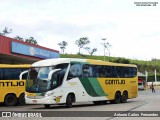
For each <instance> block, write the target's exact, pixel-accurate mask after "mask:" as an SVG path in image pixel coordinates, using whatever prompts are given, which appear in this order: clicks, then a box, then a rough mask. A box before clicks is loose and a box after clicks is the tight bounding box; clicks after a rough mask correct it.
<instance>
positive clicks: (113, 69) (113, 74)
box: [110, 66, 118, 78]
mask: <svg viewBox="0 0 160 120" xmlns="http://www.w3.org/2000/svg"><path fill="white" fill-rule="evenodd" d="M110 71H111V76H110V77H113V78H117V77H118V75H117V69H116V67H115V66H110Z"/></svg>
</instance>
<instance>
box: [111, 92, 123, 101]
mask: <svg viewBox="0 0 160 120" xmlns="http://www.w3.org/2000/svg"><path fill="white" fill-rule="evenodd" d="M120 102H121V94H120V92H116V93H115V98H114V100H113V101H111V103H115V104H118V103H120Z"/></svg>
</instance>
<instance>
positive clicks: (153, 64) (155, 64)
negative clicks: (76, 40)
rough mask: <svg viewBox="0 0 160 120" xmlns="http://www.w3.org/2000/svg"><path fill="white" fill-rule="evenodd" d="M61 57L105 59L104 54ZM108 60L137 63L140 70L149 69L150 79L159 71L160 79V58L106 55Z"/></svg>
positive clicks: (159, 78)
mask: <svg viewBox="0 0 160 120" xmlns="http://www.w3.org/2000/svg"><path fill="white" fill-rule="evenodd" d="M61 58H82V59H95V60H104V56H94V55H93V56H90V55H78V54H61ZM105 60H106V61H110V62H120V63H130V64H136V65H137V67H138V71H139V72H141V73H145V70H147V71H148V75H149V81H152V80H154V70H155V69H156V71H157V79H158V80H159V81H160V60H152V61H143V60H132V59H125V58H118V57H107V56H106V57H105Z"/></svg>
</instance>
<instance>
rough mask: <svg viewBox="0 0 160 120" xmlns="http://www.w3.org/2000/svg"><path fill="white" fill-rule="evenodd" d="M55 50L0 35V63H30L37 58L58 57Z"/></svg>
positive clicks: (58, 54) (57, 52)
mask: <svg viewBox="0 0 160 120" xmlns="http://www.w3.org/2000/svg"><path fill="white" fill-rule="evenodd" d="M59 57H60V53H59V51H57V50H53V49H49V48H46V47H42V46H39V45H34V44H30V43H27V42H23V41H19V40H15V39H12V38H9V37H6V36H1V35H0V64H27V63H28V64H30V63H33V62H35V61H38V60H42V59H49V58H59Z"/></svg>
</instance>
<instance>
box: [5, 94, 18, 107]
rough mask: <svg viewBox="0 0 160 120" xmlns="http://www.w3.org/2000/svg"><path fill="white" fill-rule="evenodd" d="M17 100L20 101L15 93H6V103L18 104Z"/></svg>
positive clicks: (10, 104)
mask: <svg viewBox="0 0 160 120" xmlns="http://www.w3.org/2000/svg"><path fill="white" fill-rule="evenodd" d="M17 102H18V100H17V97H16V96H15V95H14V94H8V95H6V97H5V99H4V103H5V105H7V106H13V105H16V104H17Z"/></svg>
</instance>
